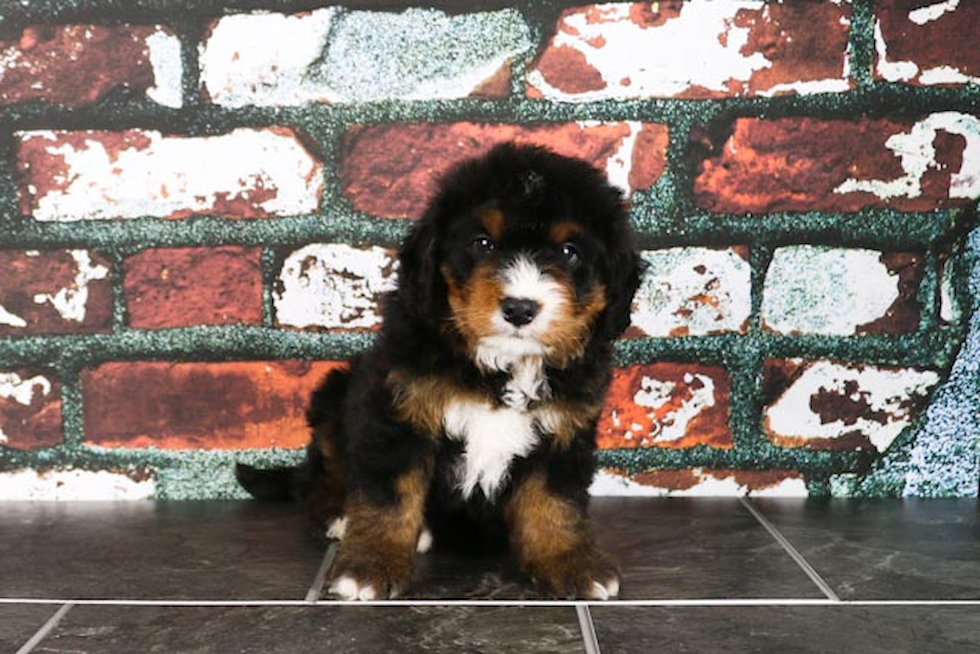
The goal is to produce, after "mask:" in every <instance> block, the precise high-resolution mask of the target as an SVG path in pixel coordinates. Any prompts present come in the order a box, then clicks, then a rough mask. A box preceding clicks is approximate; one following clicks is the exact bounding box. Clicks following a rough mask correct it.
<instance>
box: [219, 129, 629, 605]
mask: <svg viewBox="0 0 980 654" xmlns="http://www.w3.org/2000/svg"><path fill="white" fill-rule="evenodd" d="M639 278H640V262H639V259H638V257H637V255H636V251H635V247H634V237H633V233H632V230H631V228H630V225H629V222H628V218H627V213H626V209H625V207H624V201H623V198H622V196H621V194H620V192H619V191H617V190H616V189H615V188H613V187H612V186H610V185H609V183H608V182H607V181H606V178H605V176H604V175H603V174H602V173H600V172H599V171H597V170H596V169H594V168H592V167H591V166H590V165H588V164H587V163H585V162H583V161H580V160H577V159H570V158H566V157H563V156H559V155H557V154H554V153H552V152H550V151H548V150H545V149H542V148H537V147H529V146H515V145H511V144H505V145H500V146H497V147H495V148H494V149H493V150H491V151H490V152H489V154H487V155H486V156H484V157H482V158H479V159H475V160H470V161H467V162H465V163H463V164H461V165H459V166H458V167H456V168H455V169H454V170H452V171H451V172H450V173H449V174H448V175H447V176H446V177H445V178H444V179H443V181H442V183H441V186H440V190H439V192H438V193H437V195H436V196H435V198H434V199H433V200H432V202H431V204H430V206H429V207H428V208H427V210H426V211H425V213H424V215H423V217H422V218H421V219H420V220H419V221H418V222H417V223H415V224H414V226H413V227H412V229H411V232H410V233H409V235H408V237H407V238H406V240H405V242H404V244H403V245H402V247H401V250H400V253H399V269H398V286H397V290H396V291H394V292H393V293H392V294H391V296H390V297H388V298H387V299H386V303H385V307H384V322H383V325H382V327H381V330H380V334H379V335H378V338H377V340H376V343H375V345H374V346H373V347H372V348H371V349H370V350H368V351H367V352H365V353H364V354H362V355H360V356H358V357H356V358H354V359H353V360H352V361H351V362H350V366H349V368H347V369H345V370H342V371H335V372H333V373H331V374H330V375H328V376H327V378H326V379H325V380H324V381H323V383H322V385H321V386H320V387H319V389H318V390H316V392H315V393H314V394H313V398H312V402H311V406H310V408H309V411H308V414H307V418H308V421H309V424H310V427H311V428H312V431H313V439H312V443H311V445H310V446H309V447H308V449H307V459H306V461H305V463H304V464H303V465H301V466H299V467H298V468H292V469H274V470H256V469H254V468H250V467H248V466H242V465H240V466H239V467H238V470H237V474H238V478H239V481H240V483H241V484H242V486H244V487H245V488H246V489H247V490H248V491H250V492H251V493H252V494H253V495H255V496H257V497H266V498H270V497H282V496H286V495H290V494H291V495H292V496H293V497H295V498H297V499H298V500H299V501H300V502H301V503H302V504H304V505H305V508H306V509H307V512H308V513H309V515H310V516H311V518H312V520H313V523H314V525H316V527H317V529H318V530H319V531H320V533H321V534H323V533H324V532H325V533H326V536H328V537H330V538H338V539H342V541H341V544H340V547H339V551H338V554H337V558H336V561H335V564H334V567H333V571H332V575H333V583H332V586H331V589H330V590H331V592H334V593H336V594H338V595H340V596H341V597H343V598H344V599H361V600H370V599H376V598H385V597H394V596H396V595H397V594H398V593H399V592H401V591H403V590H404V589H405V588H406V585H407V584H408V583H409V580H410V577H411V574H412V568H413V564H414V561H415V557H416V550H417V549H425V548H426V547H427V546H428V544H429V543H430V542H431V540H432V537H433V536H434V538H435V541H436V543H441V542H446V543H449V544H455V545H466V544H473V545H483V544H486V543H490V542H496V541H502V542H504V543H507V544H509V546H510V548H511V550H512V551H513V553H514V555H516V557H517V559H518V561H519V563H520V564H521V566H522V569H523V570H525V571H526V572H527V574H528V575H529V576H530V577H531V578H532V579H533V580H534V581H535V582H536V584H537V586H538V587H539V589H540V590H541V591H542V592H543V593H545V594H547V595H549V596H555V597H560V598H590V599H606V598H609V597H613V596H615V595H616V594H617V593H618V592H619V575H618V573H617V570H616V567H615V565H614V564H613V563H612V562H611V561H610V560H609V559H608V558H607V557H606V556H605V555H604V554H603V553H602V552H601V551H600V550H599V548H598V547H597V545H596V542H595V538H594V536H593V533H592V529H591V527H590V524H589V520H588V517H587V514H586V507H587V504H588V488H589V485H590V483H591V481H592V477H593V473H594V470H595V429H596V422H597V419H598V417H599V412H600V410H601V408H602V405H603V399H604V396H605V393H606V390H607V387H608V385H609V380H610V367H611V365H612V357H613V350H612V345H611V344H612V341H613V340H614V339H615V338H616V337H617V336H619V335H620V334H621V333H622V332H623V330H624V329H625V328H626V327H627V326H628V324H629V317H630V304H631V301H632V298H633V294H634V292H635V290H636V288H637V286H638V284H639Z"/></svg>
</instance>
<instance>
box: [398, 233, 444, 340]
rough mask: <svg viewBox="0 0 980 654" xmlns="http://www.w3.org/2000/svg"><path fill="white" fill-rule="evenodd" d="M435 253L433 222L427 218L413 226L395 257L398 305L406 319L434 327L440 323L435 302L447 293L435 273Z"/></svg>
mask: <svg viewBox="0 0 980 654" xmlns="http://www.w3.org/2000/svg"><path fill="white" fill-rule="evenodd" d="M438 249H439V244H438V242H437V240H436V227H435V221H434V220H433V218H432V216H430V215H426V216H424V217H423V218H422V219H421V220H419V221H418V222H416V223H415V224H414V225H412V228H411V231H410V232H409V234H408V236H407V237H406V238H405V241H404V242H403V243H402V247H401V251H400V252H399V254H398V289H397V291H396V296H397V298H398V301H399V304H400V305H401V308H402V310H403V311H405V312H406V313H407V314H408V315H409V316H411V317H413V318H415V319H416V320H418V321H421V322H427V323H431V324H433V325H435V324H437V323H438V322H439V316H438V312H439V311H440V310H441V307H440V306H439V305H438V304H437V303H438V300H439V298H442V297H443V296H444V295H445V292H446V291H445V288H444V286H445V282H444V281H443V280H442V276H441V275H440V274H439V270H438V266H439V251H438Z"/></svg>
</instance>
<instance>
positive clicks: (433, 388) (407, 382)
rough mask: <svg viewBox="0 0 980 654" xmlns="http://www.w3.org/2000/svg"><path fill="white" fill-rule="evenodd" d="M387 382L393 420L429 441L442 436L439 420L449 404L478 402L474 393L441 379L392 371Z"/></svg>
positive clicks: (441, 426)
mask: <svg viewBox="0 0 980 654" xmlns="http://www.w3.org/2000/svg"><path fill="white" fill-rule="evenodd" d="M387 382H388V386H389V388H391V390H392V393H393V395H394V409H395V417H397V418H398V419H399V420H401V421H402V422H407V423H408V424H410V425H412V426H413V427H415V428H416V429H417V430H419V431H420V432H421V433H423V434H425V435H427V436H430V437H432V438H437V437H438V436H439V435H440V434H441V433H442V428H443V417H444V416H445V415H446V407H448V406H449V405H450V403H452V402H455V401H459V400H463V399H471V400H473V401H479V400H480V399H481V398H480V396H478V395H477V394H476V393H472V392H467V391H465V390H463V389H461V388H459V387H458V386H457V385H456V384H455V383H453V382H451V381H450V380H448V379H445V378H443V377H436V376H422V377H416V376H414V375H411V374H409V373H408V372H405V371H403V370H395V371H392V372H391V373H390V374H389V375H388V380H387Z"/></svg>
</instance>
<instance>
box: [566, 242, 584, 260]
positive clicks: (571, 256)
mask: <svg viewBox="0 0 980 654" xmlns="http://www.w3.org/2000/svg"><path fill="white" fill-rule="evenodd" d="M561 256H562V258H564V259H565V263H567V264H568V265H569V266H574V265H576V264H578V263H579V261H581V260H582V254H581V253H580V252H579V250H578V248H577V247H576V246H575V244H573V243H563V244H562V246H561Z"/></svg>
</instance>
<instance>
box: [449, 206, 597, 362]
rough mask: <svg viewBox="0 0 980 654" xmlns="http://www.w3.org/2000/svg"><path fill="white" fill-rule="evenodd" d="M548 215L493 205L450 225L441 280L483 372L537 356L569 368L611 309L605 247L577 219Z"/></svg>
mask: <svg viewBox="0 0 980 654" xmlns="http://www.w3.org/2000/svg"><path fill="white" fill-rule="evenodd" d="M548 213H549V212H547V211H546V210H545V208H544V207H537V210H536V211H535V212H534V214H533V215H532V214H530V213H529V212H526V211H522V210H521V209H520V207H513V206H511V207H504V206H500V203H499V202H491V203H488V204H485V205H483V206H479V207H475V208H474V209H473V210H471V211H469V212H466V213H464V214H462V215H460V216H458V217H457V218H456V219H455V220H453V221H452V222H451V223H450V224H449V225H448V231H447V234H446V238H445V239H444V241H443V248H442V254H443V257H442V265H441V267H440V274H441V275H442V277H443V279H444V281H445V283H446V288H447V300H448V305H449V311H450V315H451V319H452V323H453V324H454V326H455V328H456V330H457V331H458V332H459V334H460V335H461V336H462V337H463V339H464V341H465V343H466V346H467V349H468V351H469V354H470V356H471V357H472V358H473V360H474V361H475V362H476V363H477V365H479V366H480V367H481V368H484V369H488V370H506V369H508V368H510V367H511V366H512V365H513V364H514V363H515V362H516V361H517V360H519V359H521V358H524V357H529V356H530V357H539V358H541V359H542V360H544V361H547V362H548V363H549V364H550V365H554V366H556V367H564V366H565V365H567V363H568V362H569V361H571V360H574V359H577V358H579V357H581V356H582V353H583V351H584V349H585V346H586V345H587V343H588V342H589V340H590V335H591V332H592V330H593V329H594V328H595V326H596V324H597V320H598V317H599V316H600V314H601V313H602V312H603V311H604V310H605V309H606V306H607V300H606V287H605V284H604V282H603V280H602V278H601V275H600V274H599V271H598V270H597V268H596V259H597V257H601V256H602V254H603V251H604V248H603V247H602V244H601V243H599V242H597V241H596V236H595V235H594V234H591V233H590V232H589V230H588V227H587V226H586V225H584V224H582V223H581V222H579V221H576V220H575V219H574V217H572V216H566V215H563V214H562V212H556V213H552V215H548Z"/></svg>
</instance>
